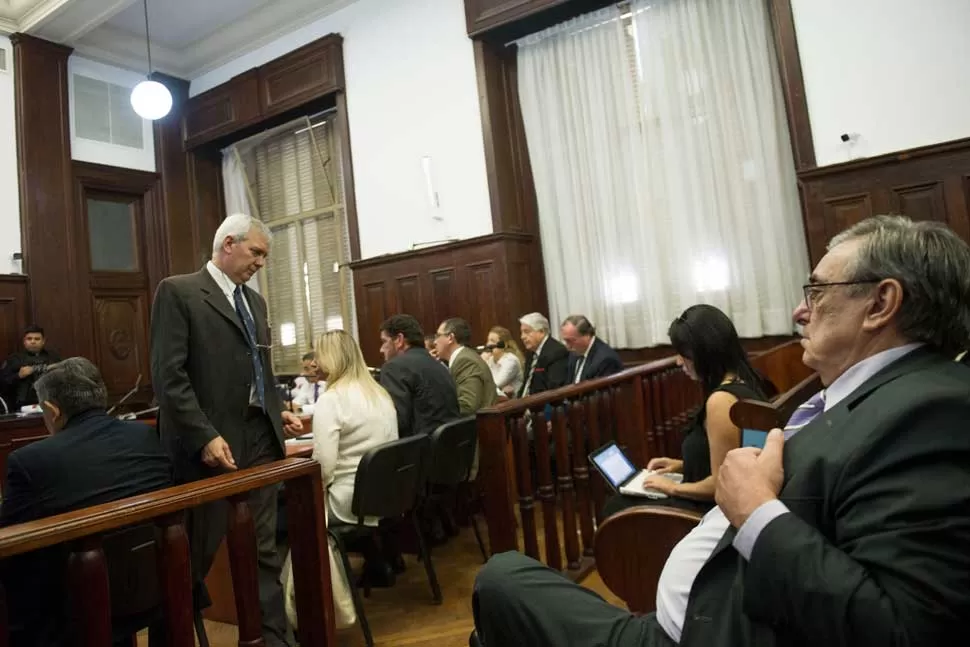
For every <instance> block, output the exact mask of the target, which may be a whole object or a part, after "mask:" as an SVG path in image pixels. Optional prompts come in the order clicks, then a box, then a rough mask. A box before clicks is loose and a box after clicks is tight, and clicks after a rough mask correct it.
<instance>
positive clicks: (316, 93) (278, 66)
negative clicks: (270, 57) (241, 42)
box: [258, 35, 343, 114]
mask: <svg viewBox="0 0 970 647" xmlns="http://www.w3.org/2000/svg"><path fill="white" fill-rule="evenodd" d="M341 43H342V39H341V38H340V37H339V36H335V35H331V36H327V37H325V38H322V39H320V40H318V41H315V42H313V43H310V44H309V45H306V46H304V47H301V48H300V49H297V50H295V51H293V52H290V53H289V54H287V55H286V56H283V57H281V58H278V59H276V60H274V61H271V62H270V63H267V64H266V65H263V66H262V67H260V68H258V69H259V86H260V92H261V94H262V101H263V106H264V108H265V112H266V114H276V113H280V112H283V111H286V110H289V109H290V108H294V107H296V106H298V105H300V104H302V103H306V102H307V101H311V100H313V99H315V98H317V97H320V96H323V95H325V94H327V93H330V92H335V91H337V90H338V89H340V88H342V87H343V63H342V62H341V60H340V56H341Z"/></svg>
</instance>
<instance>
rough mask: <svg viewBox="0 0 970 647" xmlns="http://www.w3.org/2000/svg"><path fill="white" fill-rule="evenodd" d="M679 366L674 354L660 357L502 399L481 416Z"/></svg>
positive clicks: (506, 413) (520, 409)
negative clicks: (608, 373) (596, 376)
mask: <svg viewBox="0 0 970 647" xmlns="http://www.w3.org/2000/svg"><path fill="white" fill-rule="evenodd" d="M676 365H677V362H676V360H675V358H673V357H667V358H665V359H658V360H656V361H653V362H648V363H646V364H640V365H638V366H633V367H631V368H627V369H624V370H622V371H620V372H619V373H615V374H613V375H608V376H607V377H600V378H597V379H595V380H585V381H583V382H579V383H578V384H567V385H566V386H561V387H559V388H558V389H552V390H550V391H543V392H542V393H536V394H535V395H530V396H529V397H527V398H517V399H514V400H506V401H505V402H500V403H499V404H496V405H494V406H491V407H488V408H486V409H481V410H480V411H479V412H478V416H485V417H488V416H510V415H515V414H520V413H525V412H526V411H530V410H532V411H534V410H536V409H541V408H542V407H544V406H546V405H547V404H552V403H554V402H562V401H563V400H570V399H573V398H577V397H580V396H583V395H587V394H589V393H595V392H596V391H603V390H606V389H608V388H609V387H611V386H617V385H619V384H624V383H626V382H629V381H631V380H633V379H634V378H636V377H638V376H642V375H649V374H651V373H659V372H660V371H664V370H667V369H670V368H673V367H674V366H676Z"/></svg>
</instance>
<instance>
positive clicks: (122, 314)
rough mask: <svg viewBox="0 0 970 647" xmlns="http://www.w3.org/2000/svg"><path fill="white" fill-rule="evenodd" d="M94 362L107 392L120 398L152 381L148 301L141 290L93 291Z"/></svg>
mask: <svg viewBox="0 0 970 647" xmlns="http://www.w3.org/2000/svg"><path fill="white" fill-rule="evenodd" d="M91 296H92V304H93V310H94V330H95V338H94V348H95V356H94V360H95V363H96V364H97V365H98V366H99V367H100V368H101V374H102V376H103V377H104V381H105V384H106V385H107V387H108V393H110V394H113V395H121V394H123V393H125V392H127V391H128V390H129V389H131V388H132V387H133V386H134V385H135V381H136V380H137V379H138V376H139V375H141V376H142V383H145V382H150V381H151V377H150V375H151V366H150V365H149V359H148V357H149V353H148V351H149V349H148V313H149V305H148V299H147V296H146V294H145V292H144V291H139V292H132V293H125V292H115V291H107V290H106V291H95V292H93V293H92V295H91Z"/></svg>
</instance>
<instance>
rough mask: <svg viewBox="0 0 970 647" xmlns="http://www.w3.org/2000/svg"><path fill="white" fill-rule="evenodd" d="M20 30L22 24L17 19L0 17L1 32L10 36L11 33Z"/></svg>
mask: <svg viewBox="0 0 970 647" xmlns="http://www.w3.org/2000/svg"><path fill="white" fill-rule="evenodd" d="M18 31H20V25H18V24H17V21H16V20H10V19H9V18H0V34H3V35H4V36H9V35H10V34H16V33H17V32H18Z"/></svg>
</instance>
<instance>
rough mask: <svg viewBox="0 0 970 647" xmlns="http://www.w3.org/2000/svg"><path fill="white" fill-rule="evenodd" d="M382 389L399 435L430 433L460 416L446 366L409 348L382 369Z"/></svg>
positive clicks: (422, 352)
mask: <svg viewBox="0 0 970 647" xmlns="http://www.w3.org/2000/svg"><path fill="white" fill-rule="evenodd" d="M381 386H383V387H384V388H385V389H387V392H388V393H390V394H391V399H392V400H394V408H395V409H397V432H398V436H399V437H401V438H404V437H405V436H413V435H415V434H431V433H432V432H433V431H434V430H435V429H437V428H438V427H439V426H441V425H443V424H444V423H446V422H450V421H452V420H455V419H457V418H459V417H460V413H459V411H458V391H457V389H456V387H455V381H454V380H453V379H452V377H451V373H449V372H448V367H447V366H445V365H444V364H442V363H441V362H439V361H438V360H436V359H435V358H433V357H432V356H431V355H430V354H429V353H428V351H426V350H425V349H424V348H418V347H412V348H409V349H408V350H406V351H405V352H403V353H401V354H400V355H397V356H396V357H392V358H391V359H390V360H388V361H386V362H384V365H383V366H381Z"/></svg>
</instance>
